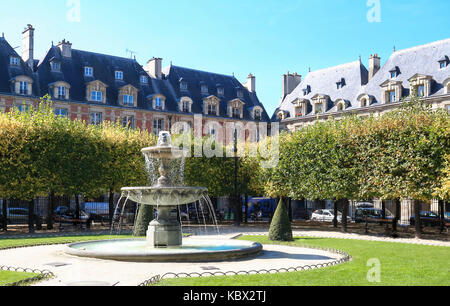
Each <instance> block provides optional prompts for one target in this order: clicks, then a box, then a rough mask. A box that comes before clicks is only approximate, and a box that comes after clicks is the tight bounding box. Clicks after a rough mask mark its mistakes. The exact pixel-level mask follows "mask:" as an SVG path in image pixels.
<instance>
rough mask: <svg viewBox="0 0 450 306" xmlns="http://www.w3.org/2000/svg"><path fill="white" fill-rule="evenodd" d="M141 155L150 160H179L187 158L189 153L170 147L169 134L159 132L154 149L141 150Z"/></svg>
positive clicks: (170, 139)
mask: <svg viewBox="0 0 450 306" xmlns="http://www.w3.org/2000/svg"><path fill="white" fill-rule="evenodd" d="M142 153H143V154H144V155H146V156H148V157H150V158H156V159H180V158H183V157H187V156H188V154H189V151H188V150H186V149H180V148H177V147H172V137H171V136H170V133H169V132H164V131H163V132H160V133H159V137H158V143H157V145H156V146H155V147H150V148H145V149H142Z"/></svg>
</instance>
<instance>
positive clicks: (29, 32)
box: [22, 24, 34, 69]
mask: <svg viewBox="0 0 450 306" xmlns="http://www.w3.org/2000/svg"><path fill="white" fill-rule="evenodd" d="M22 59H23V61H24V62H25V63H26V64H27V65H28V66H29V67H30V68H31V69H33V67H34V28H33V26H32V25H31V24H28V25H27V27H26V28H25V30H24V31H23V32H22Z"/></svg>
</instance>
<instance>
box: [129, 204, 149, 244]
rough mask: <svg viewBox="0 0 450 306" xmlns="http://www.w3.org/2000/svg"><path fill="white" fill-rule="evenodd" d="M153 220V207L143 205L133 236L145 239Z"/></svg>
mask: <svg viewBox="0 0 450 306" xmlns="http://www.w3.org/2000/svg"><path fill="white" fill-rule="evenodd" d="M152 220H153V207H152V206H150V205H141V207H140V208H139V213H138V216H137V220H136V224H135V225H134V233H133V235H134V236H136V237H144V236H146V235H147V230H148V225H149V224H150V222H151V221H152Z"/></svg>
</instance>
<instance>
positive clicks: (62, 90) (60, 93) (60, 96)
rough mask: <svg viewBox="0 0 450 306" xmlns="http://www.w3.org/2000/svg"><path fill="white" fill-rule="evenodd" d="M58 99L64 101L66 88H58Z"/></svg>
mask: <svg viewBox="0 0 450 306" xmlns="http://www.w3.org/2000/svg"><path fill="white" fill-rule="evenodd" d="M58 99H60V100H65V99H66V87H65V86H58Z"/></svg>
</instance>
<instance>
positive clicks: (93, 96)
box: [91, 90, 103, 102]
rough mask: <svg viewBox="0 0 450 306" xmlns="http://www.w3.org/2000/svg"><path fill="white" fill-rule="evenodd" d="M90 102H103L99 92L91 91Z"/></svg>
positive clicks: (101, 94)
mask: <svg viewBox="0 0 450 306" xmlns="http://www.w3.org/2000/svg"><path fill="white" fill-rule="evenodd" d="M91 101H93V102H103V93H102V92H101V91H96V90H93V91H91Z"/></svg>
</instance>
